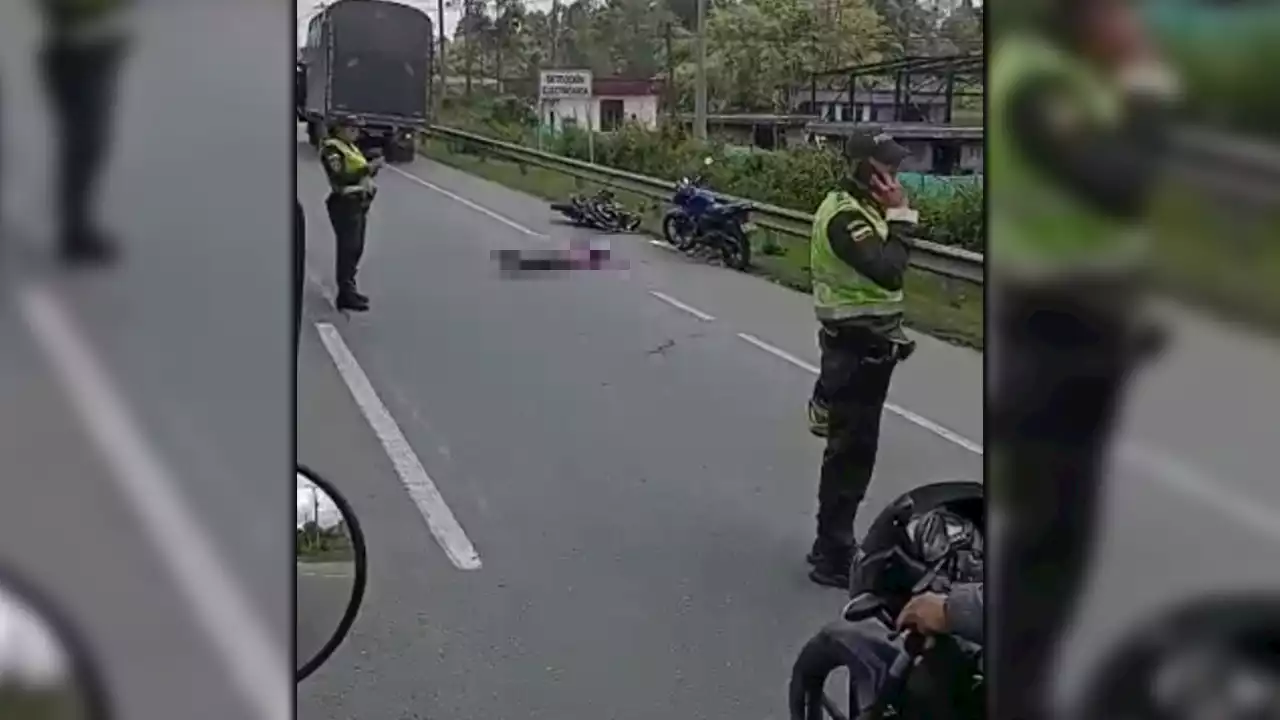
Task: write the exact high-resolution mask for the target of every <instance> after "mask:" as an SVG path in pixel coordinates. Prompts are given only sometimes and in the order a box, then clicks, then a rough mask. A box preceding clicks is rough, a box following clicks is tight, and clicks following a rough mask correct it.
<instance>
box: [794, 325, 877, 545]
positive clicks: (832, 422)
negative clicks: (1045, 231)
mask: <svg viewBox="0 0 1280 720" xmlns="http://www.w3.org/2000/svg"><path fill="white" fill-rule="evenodd" d="M818 342H819V345H820V347H821V349H822V364H821V370H820V373H819V375H818V380H817V382H816V383H815V384H814V393H813V394H814V399H815V400H817V401H818V402H819V403H821V404H823V405H825V406H826V407H827V412H828V421H827V427H828V430H827V447H826V450H824V451H823V453H822V472H821V476H820V479H819V483H818V542H817V545H816V549H817V550H819V551H820V552H821V553H822V554H823V555H825V556H828V557H830V558H831V559H832V561H834V562H840V563H843V562H844V561H845V560H847V559H848V558H849V553H850V551H851V550H852V548H853V544H854V538H853V521H854V517H855V516H856V515H857V512H858V506H859V505H860V504H862V498H863V496H865V495H866V493H867V486H868V485H870V484H871V473H872V471H873V470H874V469H875V464H876V451H877V449H878V448H879V445H880V415H881V413H882V412H883V410H884V403H885V398H886V396H887V395H888V394H889V381H890V380H891V379H892V377H893V369H894V366H895V365H896V364H897V362H896V359H895V358H894V354H893V347H892V345H891V344H890V343H889V342H888V341H887V340H885V339H884V338H882V337H880V336H878V335H876V334H874V333H871V332H869V331H866V330H863V329H860V328H837V327H835V326H830V327H828V326H824V327H823V328H822V329H821V330H820V331H819V332H818Z"/></svg>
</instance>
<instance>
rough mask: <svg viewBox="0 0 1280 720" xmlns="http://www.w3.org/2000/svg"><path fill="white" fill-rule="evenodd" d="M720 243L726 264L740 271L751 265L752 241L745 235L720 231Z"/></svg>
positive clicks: (721, 255) (722, 256) (721, 254)
mask: <svg viewBox="0 0 1280 720" xmlns="http://www.w3.org/2000/svg"><path fill="white" fill-rule="evenodd" d="M718 244H719V246H720V257H721V258H722V259H723V260H724V264H725V265H727V266H728V267H731V268H733V269H734V270H738V271H743V270H746V269H747V268H749V267H751V242H750V241H749V240H747V238H746V236H745V235H742V234H738V233H734V234H729V233H720V237H719V243H718Z"/></svg>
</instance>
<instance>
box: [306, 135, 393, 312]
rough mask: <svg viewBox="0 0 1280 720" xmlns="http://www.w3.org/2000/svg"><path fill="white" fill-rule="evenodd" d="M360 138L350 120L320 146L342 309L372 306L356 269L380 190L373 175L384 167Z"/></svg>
mask: <svg viewBox="0 0 1280 720" xmlns="http://www.w3.org/2000/svg"><path fill="white" fill-rule="evenodd" d="M359 139H360V128H359V126H358V125H357V124H355V123H354V122H352V121H349V120H344V121H340V122H338V123H337V124H335V126H334V128H333V131H332V132H331V133H330V136H329V137H328V138H327V139H325V141H324V143H323V144H322V145H321V147H320V159H321V162H322V163H323V164H324V170H325V174H326V175H328V177H329V187H330V190H331V191H330V193H329V197H328V199H327V200H326V201H325V206H326V208H327V209H328V210H329V221H330V222H331V223H332V224H333V234H334V238H335V239H336V241H337V252H336V253H335V255H336V267H335V270H334V277H335V280H336V281H337V286H338V296H337V298H336V299H335V300H336V302H335V304H336V306H337V308H338V309H339V310H353V311H356V312H364V311H366V310H368V309H369V298H368V296H366V295H364V294H362V293H360V292H359V291H358V290H357V289H356V270H357V268H358V267H359V265H360V257H361V256H362V255H364V237H365V227H366V226H367V224H368V218H369V206H370V205H371V204H372V203H373V197H374V195H375V194H376V193H377V188H376V187H375V186H374V184H373V178H374V176H375V175H377V173H378V170H379V169H381V167H382V160H381V158H375V159H374V160H372V161H370V160H369V159H368V158H366V157H365V155H364V153H362V152H361V151H360V148H359V147H357V146H356V142H357V141H358V140H359Z"/></svg>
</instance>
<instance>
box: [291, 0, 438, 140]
mask: <svg viewBox="0 0 1280 720" xmlns="http://www.w3.org/2000/svg"><path fill="white" fill-rule="evenodd" d="M433 51H434V44H433V36H432V23H431V18H429V17H427V15H426V14H425V13H423V12H422V11H421V10H419V9H417V8H414V7H410V6H408V5H403V4H401V3H398V2H389V1H388V0H337V2H334V3H332V4H331V5H328V6H327V7H325V8H323V9H322V10H321V11H320V12H318V13H317V14H316V15H315V17H313V18H312V19H311V22H310V23H309V24H308V26H307V36H306V40H305V42H304V43H303V47H302V49H301V51H300V53H299V61H298V66H297V73H298V76H297V78H296V80H297V82H296V87H297V89H296V92H297V93H298V94H299V95H300V97H298V98H297V99H296V103H297V114H298V119H299V120H300V121H301V122H305V123H306V125H307V139H308V140H309V141H310V143H311V145H312V146H313V147H317V148H318V147H319V146H320V143H321V142H322V141H323V140H324V138H325V135H326V131H327V128H328V127H329V126H330V125H331V124H332V123H334V122H336V121H339V120H354V121H355V122H357V123H358V124H359V125H360V126H361V130H362V133H361V135H362V137H361V140H360V148H361V150H363V151H365V152H366V153H367V154H368V153H372V154H374V155H381V156H382V157H384V158H385V159H386V160H387V162H391V163H400V162H409V161H410V160H412V159H413V158H414V156H415V155H416V151H417V138H418V136H419V133H421V132H422V131H423V130H424V129H425V128H426V126H427V125H428V124H429V122H430V111H431V107H432V103H431V69H432V53H433Z"/></svg>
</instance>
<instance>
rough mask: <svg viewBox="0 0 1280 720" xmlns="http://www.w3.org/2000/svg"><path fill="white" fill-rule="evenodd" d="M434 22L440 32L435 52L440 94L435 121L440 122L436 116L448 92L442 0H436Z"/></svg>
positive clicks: (437, 99)
mask: <svg viewBox="0 0 1280 720" xmlns="http://www.w3.org/2000/svg"><path fill="white" fill-rule="evenodd" d="M436 22H437V25H438V28H437V29H438V31H439V34H440V50H439V52H437V53H436V63H437V64H439V65H440V94H439V96H438V97H437V98H436V117H437V120H435V122H441V121H440V120H439V119H438V118H439V116H440V113H441V112H443V111H444V96H445V95H446V94H447V93H448V92H449V74H448V71H447V70H445V65H446V64H447V62H446V60H447V58H445V55H444V0H436Z"/></svg>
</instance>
